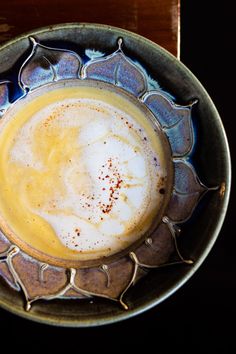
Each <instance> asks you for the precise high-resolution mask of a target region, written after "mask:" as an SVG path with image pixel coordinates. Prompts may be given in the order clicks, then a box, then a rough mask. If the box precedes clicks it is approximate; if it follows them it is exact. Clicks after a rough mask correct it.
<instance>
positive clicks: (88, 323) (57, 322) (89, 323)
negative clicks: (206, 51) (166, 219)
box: [0, 22, 231, 327]
mask: <svg viewBox="0 0 236 354" xmlns="http://www.w3.org/2000/svg"><path fill="white" fill-rule="evenodd" d="M71 28H91V29H92V28H93V29H94V28H97V29H98V30H99V29H103V30H104V29H105V30H107V31H116V32H118V33H119V34H120V35H121V36H122V35H123V36H125V35H128V36H129V37H131V38H134V39H137V40H139V42H140V43H145V44H147V45H148V46H149V47H151V49H153V50H154V51H156V50H158V51H159V52H160V53H161V54H162V55H164V56H165V57H167V58H168V59H169V60H170V61H171V62H173V63H174V65H175V66H176V69H177V70H178V69H180V70H182V71H184V72H185V74H186V75H187V77H188V78H189V79H190V81H193V82H194V83H195V84H196V85H197V86H198V87H199V90H200V91H201V92H202V93H203V95H204V97H205V98H206V99H207V101H208V102H209V105H210V108H211V114H212V116H213V117H214V120H215V121H217V123H218V126H219V129H220V130H221V133H222V144H223V145H224V158H225V166H226V167H225V171H226V176H225V183H226V184H227V188H226V191H225V194H224V200H223V203H222V206H221V213H220V217H219V218H218V219H217V220H216V221H215V223H214V226H213V231H212V232H211V234H212V235H211V238H210V240H209V241H208V244H207V246H206V247H205V248H204V250H203V251H202V252H201V254H200V256H199V258H198V259H197V260H196V261H195V262H194V264H193V266H192V267H191V268H189V270H188V272H187V273H186V274H185V275H184V276H183V277H182V278H181V279H180V280H178V281H177V282H176V283H175V284H173V285H172V286H171V287H169V288H168V290H165V291H164V294H163V295H162V296H161V297H160V298H154V299H152V300H148V301H146V302H145V304H142V305H139V306H138V307H137V308H135V309H130V310H129V311H128V312H123V313H121V314H118V315H116V317H113V316H112V315H111V316H109V317H107V316H104V318H101V319H97V318H95V319H88V320H86V319H83V320H81V319H76V320H65V319H58V318H56V319H52V318H48V317H47V318H46V317H45V315H41V316H40V315H37V314H35V313H33V312H25V311H24V309H23V308H22V310H19V309H18V308H17V307H14V306H12V305H10V304H7V303H5V302H4V301H3V300H2V299H1V298H0V307H2V308H3V309H4V310H7V311H9V312H11V313H13V314H16V315H19V316H20V317H23V318H25V319H29V320H32V321H35V322H38V323H43V324H48V325H54V326H61V327H95V326H101V325H108V324H113V323H116V322H120V321H122V320H124V319H129V318H132V317H134V316H136V315H139V314H142V313H143V312H144V311H147V310H150V309H152V308H153V307H155V306H157V305H158V304H160V303H161V302H163V301H164V300H166V299H167V298H169V297H170V296H171V295H172V294H173V293H174V292H175V291H177V290H178V289H179V288H180V287H181V286H183V285H184V284H185V283H186V282H187V281H188V280H189V279H190V278H191V277H192V276H193V274H194V273H195V272H196V271H197V270H198V269H199V267H200V266H201V265H202V263H203V261H204V260H205V259H206V257H207V256H208V254H209V252H210V251H211V249H212V247H213V245H214V244H215V241H216V239H217V237H218V235H219V233H220V230H221V228H222V225H223V222H224V219H225V215H226V212H227V208H228V203H229V198H230V189H231V158H230V149H229V144H228V140H227V136H226V132H225V129H224V126H223V123H222V121H221V118H220V115H219V113H218V111H217V109H216V107H215V104H214V103H213V101H212V99H211V97H210V96H209V94H208V93H207V91H206V89H205V88H204V87H203V85H202V84H201V83H200V81H199V80H198V79H197V78H196V77H195V75H194V74H193V73H192V72H191V71H190V70H189V69H188V68H187V67H186V66H185V65H184V64H183V63H182V62H181V61H180V60H178V59H177V58H176V57H175V56H174V55H173V54H171V53H170V52H168V51H167V50H166V49H164V48H163V47H161V46H160V45H158V44H157V43H154V42H153V41H151V40H149V39H147V38H145V37H143V36H141V35H139V34H136V33H134V32H131V31H128V30H125V29H122V28H119V27H115V26H110V25H105V24H98V23H87V22H67V23H61V24H56V25H51V26H44V27H41V28H35V29H33V30H31V31H28V32H25V33H23V34H21V35H19V36H16V37H15V38H13V39H12V40H10V41H7V42H6V43H4V44H2V45H1V46H0V55H1V51H2V50H3V49H5V48H7V47H10V46H12V45H14V44H15V43H17V42H19V41H21V40H23V39H26V38H27V37H29V36H32V35H39V34H42V33H45V32H53V31H54V30H60V29H61V30H63V29H71Z"/></svg>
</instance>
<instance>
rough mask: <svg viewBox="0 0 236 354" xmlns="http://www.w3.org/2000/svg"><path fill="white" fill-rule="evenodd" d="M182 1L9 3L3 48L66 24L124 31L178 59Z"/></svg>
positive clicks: (2, 20) (2, 16)
mask: <svg viewBox="0 0 236 354" xmlns="http://www.w3.org/2000/svg"><path fill="white" fill-rule="evenodd" d="M179 1H180V0H148V1H147V0H66V1H65V0H50V1H48V0H38V1H37V0H8V1H4V2H1V6H0V44H2V43H4V42H6V41H8V40H10V39H12V38H14V37H15V36H17V35H19V34H22V33H24V32H27V31H30V30H32V29H35V28H39V27H44V26H48V25H53V24H59V23H66V22H91V23H102V24H108V25H112V26H116V27H121V28H124V29H127V30H130V31H133V32H135V33H138V34H141V35H142V36H144V37H146V38H148V39H151V40H152V41H154V42H156V43H158V44H159V45H161V46H162V47H164V48H165V49H167V50H168V51H170V52H171V53H172V54H174V55H175V56H178V57H179Z"/></svg>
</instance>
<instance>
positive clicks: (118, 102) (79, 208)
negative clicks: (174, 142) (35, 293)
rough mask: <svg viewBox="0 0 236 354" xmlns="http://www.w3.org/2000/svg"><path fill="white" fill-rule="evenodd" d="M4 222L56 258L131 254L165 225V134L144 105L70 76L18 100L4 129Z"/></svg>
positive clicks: (92, 260) (15, 237)
mask: <svg viewBox="0 0 236 354" xmlns="http://www.w3.org/2000/svg"><path fill="white" fill-rule="evenodd" d="M0 150H1V155H0V178H1V184H0V193H1V198H0V215H1V217H0V224H1V229H2V230H3V231H4V233H5V234H6V235H7V236H8V237H9V239H10V240H12V241H13V242H14V243H15V244H16V245H19V246H20V247H21V248H22V249H23V250H25V251H26V252H27V253H28V254H30V255H32V256H34V257H36V258H37V259H39V260H41V261H44V262H48V263H50V264H56V265H68V264H69V265H71V264H73V265H74V264H80V265H82V266H83V265H84V266H86V265H88V264H96V262H100V261H101V259H102V258H104V257H106V258H107V259H108V258H109V257H113V258H114V257H115V256H116V255H118V254H119V255H120V254H121V253H122V252H123V253H125V252H127V250H129V249H130V247H131V246H132V245H134V244H135V243H137V244H138V243H140V242H141V241H142V240H143V236H144V235H145V234H147V232H151V230H152V229H153V228H154V227H155V226H156V225H157V224H158V222H159V221H160V219H161V217H162V216H163V211H164V209H165V206H166V203H167V201H168V198H169V195H170V186H172V178H173V177H172V160H171V159H170V148H169V143H168V141H167V138H166V137H165V135H164V134H163V132H162V130H161V128H160V127H159V125H158V123H157V121H156V120H154V119H153V117H152V114H151V113H150V112H149V110H148V109H147V108H146V107H144V105H142V103H141V102H137V100H135V101H134V98H132V96H131V95H129V94H128V93H125V92H124V91H122V90H121V89H117V88H116V90H114V89H113V88H112V86H111V85H109V84H105V83H101V82H100V83H98V82H96V81H94V80H93V81H90V80H85V81H82V80H68V81H63V82H61V83H60V82H59V83H53V84H50V85H47V86H45V87H42V88H39V89H36V90H34V91H33V92H31V93H30V94H28V95H27V97H26V98H24V99H21V100H20V101H18V102H16V103H15V104H14V105H13V106H12V107H11V109H10V110H9V111H8V112H7V113H6V116H5V117H4V120H3V121H2V122H1V126H0Z"/></svg>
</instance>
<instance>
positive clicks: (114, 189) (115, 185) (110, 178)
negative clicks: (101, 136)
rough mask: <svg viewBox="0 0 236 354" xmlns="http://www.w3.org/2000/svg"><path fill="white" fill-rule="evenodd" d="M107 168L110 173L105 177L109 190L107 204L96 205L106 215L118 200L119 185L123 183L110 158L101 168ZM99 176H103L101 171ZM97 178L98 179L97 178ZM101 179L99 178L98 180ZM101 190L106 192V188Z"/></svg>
mask: <svg viewBox="0 0 236 354" xmlns="http://www.w3.org/2000/svg"><path fill="white" fill-rule="evenodd" d="M105 166H106V167H107V168H108V170H109V171H110V174H107V175H106V176H105V178H106V180H107V182H108V184H109V185H110V187H109V185H108V187H109V188H108V190H109V202H108V203H107V204H106V203H101V202H99V203H98V206H99V207H100V209H101V211H102V212H103V213H104V214H108V213H109V212H110V211H111V210H112V208H113V205H114V202H115V201H116V200H117V199H118V198H119V190H120V188H121V183H122V182H123V181H122V179H121V178H120V173H119V171H118V169H117V167H116V164H114V161H113V160H112V158H109V159H108V160H107V163H106V165H103V166H102V167H105ZM100 173H101V174H103V171H101V172H100ZM98 178H99V177H98ZM99 179H101V178H99ZM102 180H104V178H102ZM102 190H103V191H104V190H107V188H104V187H103V188H102Z"/></svg>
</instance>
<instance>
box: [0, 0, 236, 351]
mask: <svg viewBox="0 0 236 354" xmlns="http://www.w3.org/2000/svg"><path fill="white" fill-rule="evenodd" d="M163 1H164V0H163ZM147 6H148V1H147ZM104 11H105V9H104ZM13 16H14V14H13ZM234 51H235V38H234V11H233V10H232V7H231V6H230V5H229V2H226V1H225V2H223V3H222V2H219V1H208V0H205V1H199V0H198V1H194V0H193V1H192V0H186V1H184V0H182V2H181V60H182V61H183V62H184V63H185V64H186V65H187V66H188V67H189V69H190V70H191V71H192V72H193V73H194V74H195V75H196V76H197V77H198V78H199V80H200V81H201V82H202V84H203V85H204V86H205V88H206V89H207V91H208V93H209V94H210V96H211V97H212V99H213V101H214V102H215V104H216V107H217V109H218V111H219V113H220V115H221V118H222V121H223V124H224V126H225V129H226V133H227V135H228V139H229V143H230V148H231V154H232V160H234V158H235V141H236V130H235V128H234V120H235V119H236V117H235V112H234V111H235V110H234V107H235V103H234V100H235V99H234V97H233V94H234V89H233V83H234V82H235V79H234V76H235V66H234V65H233V64H234V62H235V56H234V55H235V54H233V53H234ZM234 134H235V137H234ZM233 194H234V188H233V189H232V194H231V203H230V207H229V210H228V213H227V217H226V220H225V222H224V225H223V228H222V230H221V233H220V236H219V238H218V240H217V242H216V244H215V246H214V248H213V250H212V251H211V253H210V255H209V256H208V258H207V259H206V261H205V262H204V264H203V265H202V266H201V268H200V269H199V270H198V271H197V273H196V274H195V275H194V276H193V277H192V279H191V280H190V281H188V283H187V284H185V285H184V286H183V287H182V288H181V289H180V290H179V291H178V292H177V293H176V294H174V295H173V296H171V298H169V299H168V300H166V301H165V302H164V303H162V304H160V305H159V306H158V307H156V308H154V309H152V310H150V311H148V312H146V313H144V314H142V315H139V316H138V317H136V318H133V319H130V320H127V321H124V322H121V323H117V324H114V325H109V326H104V327H100V328H91V329H70V328H56V327H49V326H46V325H40V324H37V323H32V322H30V321H27V320H23V319H21V318H18V317H16V316H14V315H11V314H9V313H7V312H5V311H4V310H0V335H1V337H0V344H1V341H2V339H3V338H4V337H5V335H6V334H7V333H11V335H12V336H11V338H12V340H11V341H10V342H9V344H10V347H11V349H13V348H14V349H15V348H17V347H18V350H19V349H21V348H23V347H24V348H27V347H28V348H32V347H31V345H32V343H33V344H34V346H36V349H38V350H40V351H44V350H45V351H46V352H49V351H53V352H54V353H55V352H56V349H59V348H61V349H62V345H63V346H65V349H66V351H67V353H69V352H70V353H71V352H73V353H74V352H75V351H76V352H78V353H82V352H83V353H119V352H126V350H127V349H128V348H129V349H130V350H132V352H135V351H137V350H140V352H141V351H143V350H144V351H145V352H146V353H147V352H149V351H152V352H154V353H155V352H156V353H172V352H173V353H174V352H175V353H193V352H199V353H202V352H204V351H205V347H206V345H208V346H209V350H210V352H213V351H215V350H217V351H216V352H223V353H231V352H233V350H236V343H235V341H236V339H235V338H234V337H235V316H236V305H235V300H236V273H235V270H236V267H235V265H236V261H235V258H236V257H235V246H236V242H235V238H236V232H235V228H234V224H233V210H234V209H233V208H234V206H233V203H235V202H234V197H233ZM62 343H63V344H62ZM125 348H126V349H125ZM141 348H145V349H143V350H141ZM31 351H34V349H31ZM0 353H3V348H1V345H0Z"/></svg>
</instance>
